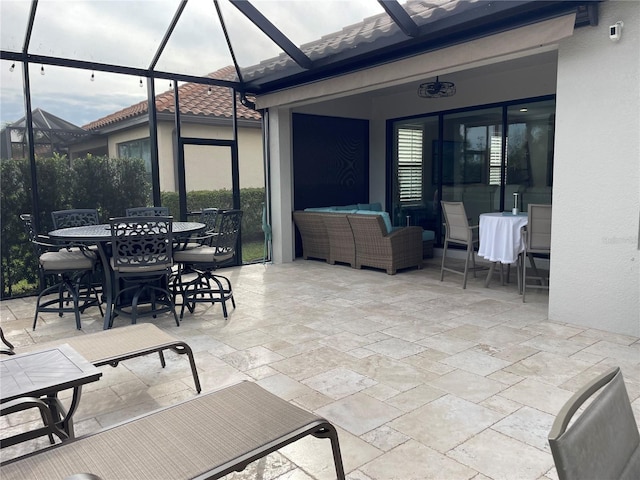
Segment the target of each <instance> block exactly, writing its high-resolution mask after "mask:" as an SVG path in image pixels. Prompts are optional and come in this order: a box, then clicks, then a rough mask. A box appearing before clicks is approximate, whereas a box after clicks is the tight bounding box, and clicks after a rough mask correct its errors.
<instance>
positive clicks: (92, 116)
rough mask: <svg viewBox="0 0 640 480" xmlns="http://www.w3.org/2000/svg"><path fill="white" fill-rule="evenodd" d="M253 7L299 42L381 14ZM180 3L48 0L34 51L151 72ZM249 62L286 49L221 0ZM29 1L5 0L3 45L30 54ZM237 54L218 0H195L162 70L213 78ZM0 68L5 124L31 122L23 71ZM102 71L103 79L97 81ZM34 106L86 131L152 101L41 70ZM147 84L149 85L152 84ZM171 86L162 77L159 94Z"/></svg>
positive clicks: (365, 4) (130, 87) (292, 0)
mask: <svg viewBox="0 0 640 480" xmlns="http://www.w3.org/2000/svg"><path fill="white" fill-rule="evenodd" d="M252 3H253V4H254V5H255V6H256V7H257V8H258V9H259V10H260V11H261V12H262V13H263V14H264V15H265V16H266V17H267V18H268V19H269V20H270V21H271V22H272V23H273V24H274V25H275V26H276V27H278V28H279V29H280V30H281V31H282V32H283V33H285V34H286V35H287V36H288V37H289V38H290V39H291V40H292V41H293V43H294V44H296V45H302V44H304V43H307V42H310V41H313V40H316V39H318V38H320V37H321V36H322V35H324V34H327V33H332V32H336V31H339V30H340V29H341V28H342V27H344V26H347V25H350V24H353V23H357V22H359V21H361V20H362V19H364V18H366V17H369V16H372V15H375V14H378V13H381V12H382V11H383V10H382V7H381V6H380V5H379V3H378V2H377V1H376V0H318V1H314V0H253V1H252ZM178 4H179V0H40V2H39V3H38V10H37V12H36V17H35V21H34V29H33V34H32V37H31V42H30V46H29V53H32V54H39V55H47V56H56V57H62V58H71V59H78V60H84V61H88V62H92V61H93V62H97V63H107V64H113V65H124V66H128V67H136V68H148V67H149V66H150V64H151V61H152V59H153V57H154V55H155V53H156V50H157V48H158V45H159V44H160V42H161V40H162V38H163V36H164V34H165V31H166V30H167V27H168V26H169V24H170V22H171V19H172V18H173V16H174V14H175V12H176V9H177V6H178ZM220 8H221V10H222V14H223V17H224V19H225V22H226V23H227V26H228V30H229V36H230V38H231V42H232V45H233V47H234V52H235V54H236V57H237V60H238V62H239V64H240V66H241V67H242V66H250V65H254V64H257V63H259V62H260V61H261V60H265V59H268V58H272V57H275V56H277V55H278V54H279V53H280V49H279V47H277V45H275V44H274V43H273V42H272V41H271V40H270V39H269V38H267V37H266V36H265V35H264V34H263V33H262V32H260V31H259V30H258V29H257V28H256V27H255V26H254V25H253V24H251V23H250V22H249V20H248V19H247V18H246V17H244V15H242V13H241V12H239V11H238V10H237V9H236V8H235V7H233V5H231V4H230V3H229V2H228V1H227V0H221V1H220ZM29 10H30V1H28V0H0V47H1V49H2V50H6V51H12V52H19V51H21V50H22V47H23V43H24V35H25V31H26V21H27V18H28V14H29ZM232 63H233V62H232V58H231V55H230V53H229V50H228V48H227V45H226V42H225V39H224V36H223V32H222V29H221V27H220V23H219V20H218V19H217V15H216V11H215V6H214V4H213V1H212V0H190V1H189V2H188V4H187V7H186V8H185V10H184V12H183V14H182V15H181V17H180V20H179V22H178V24H177V26H176V29H175V30H174V32H173V33H172V35H171V38H170V40H169V42H168V43H167V46H166V48H165V50H164V52H163V54H162V55H161V57H160V59H159V61H158V64H157V67H156V68H157V70H160V71H168V72H178V73H183V74H188V75H197V76H200V75H206V74H207V73H210V72H213V71H216V70H218V69H220V68H223V67H225V66H228V65H232ZM11 64H12V62H9V61H6V60H3V61H1V62H0V91H1V95H0V123H1V124H2V125H5V124H6V123H10V122H14V121H16V120H18V119H20V118H22V117H23V116H24V99H23V94H22V92H23V78H22V77H23V75H22V65H21V64H17V65H15V67H14V69H13V71H12V72H11V71H10V67H11ZM92 73H93V74H94V75H93V80H91V76H92ZM29 80H30V84H31V91H32V102H31V103H32V108H33V109H35V108H41V109H43V110H46V111H48V112H49V113H52V114H53V115H56V116H58V117H61V118H63V119H65V120H67V121H69V122H71V123H74V124H76V125H78V126H82V125H86V124H87V123H90V122H92V121H95V120H97V119H99V118H102V117H104V116H106V115H109V114H111V113H113V112H116V111H118V110H120V109H122V108H125V107H128V106H130V105H133V104H135V103H138V102H140V101H143V100H146V88H140V78H138V77H132V76H127V75H117V74H109V73H104V72H91V71H87V70H78V69H70V68H62V67H55V66H47V65H45V66H44V75H41V65H31V68H30V73H29ZM143 84H144V86H146V79H144V80H143ZM169 88H170V85H169V82H168V81H166V80H157V81H156V92H157V93H161V92H163V91H166V90H168V89H169Z"/></svg>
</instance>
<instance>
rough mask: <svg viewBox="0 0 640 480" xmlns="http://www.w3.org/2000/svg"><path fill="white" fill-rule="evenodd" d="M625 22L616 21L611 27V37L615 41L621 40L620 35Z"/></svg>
mask: <svg viewBox="0 0 640 480" xmlns="http://www.w3.org/2000/svg"><path fill="white" fill-rule="evenodd" d="M623 25H624V24H623V23H622V22H616V23H614V24H613V25H611V26H610V27H609V38H610V39H611V40H612V41H613V42H617V41H618V40H620V36H621V35H622V26H623Z"/></svg>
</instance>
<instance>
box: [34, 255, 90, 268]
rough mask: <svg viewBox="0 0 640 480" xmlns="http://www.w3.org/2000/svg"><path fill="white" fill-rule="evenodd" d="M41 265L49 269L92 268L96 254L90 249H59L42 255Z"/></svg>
mask: <svg viewBox="0 0 640 480" xmlns="http://www.w3.org/2000/svg"><path fill="white" fill-rule="evenodd" d="M39 261H40V265H42V268H44V269H45V270H48V271H60V272H64V271H70V270H91V269H92V268H93V266H94V264H95V263H96V254H95V253H94V252H90V251H84V252H81V251H79V250H74V251H69V250H59V251H57V252H46V253H43V254H42V255H40V258H39Z"/></svg>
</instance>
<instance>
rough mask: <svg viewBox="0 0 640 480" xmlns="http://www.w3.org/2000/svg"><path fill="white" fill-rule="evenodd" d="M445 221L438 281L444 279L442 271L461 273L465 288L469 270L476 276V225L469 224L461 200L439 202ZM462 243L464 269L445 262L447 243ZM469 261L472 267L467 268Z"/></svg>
mask: <svg viewBox="0 0 640 480" xmlns="http://www.w3.org/2000/svg"><path fill="white" fill-rule="evenodd" d="M441 204H442V212H443V214H444V221H445V236H444V248H443V250H442V264H441V265H440V281H441V282H442V281H443V280H444V272H450V273H455V274H457V275H462V288H463V289H465V288H467V276H468V275H469V270H472V271H473V276H474V278H475V276H476V270H477V267H476V248H477V245H478V243H479V240H478V225H469V218H468V217H467V212H466V210H465V208H464V203H462V202H445V201H444V200H443V201H442V202H441ZM450 244H455V245H462V246H464V247H465V249H466V257H465V262H464V270H457V269H455V268H452V267H448V266H447V265H446V263H445V260H446V258H447V250H449V245H450ZM469 261H471V263H472V267H471V268H469Z"/></svg>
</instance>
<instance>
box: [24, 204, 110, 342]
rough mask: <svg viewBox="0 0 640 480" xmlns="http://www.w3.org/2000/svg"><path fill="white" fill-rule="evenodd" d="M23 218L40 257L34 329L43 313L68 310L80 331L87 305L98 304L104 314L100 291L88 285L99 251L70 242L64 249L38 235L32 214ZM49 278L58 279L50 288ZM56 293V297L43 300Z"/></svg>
mask: <svg viewBox="0 0 640 480" xmlns="http://www.w3.org/2000/svg"><path fill="white" fill-rule="evenodd" d="M20 219H21V220H22V222H23V225H24V227H25V231H26V233H27V236H28V238H29V241H30V242H31V245H32V246H33V250H34V253H35V255H36V258H37V259H38V276H39V279H40V293H39V295H38V298H37V300H36V313H35V316H34V318H33V329H34V330H35V329H36V325H37V322H38V314H39V313H41V312H53V313H57V314H58V315H59V316H60V317H62V316H63V314H64V313H73V314H74V316H75V320H76V328H77V329H78V330H80V329H81V328H82V324H81V322H80V313H82V312H84V311H85V310H86V309H87V308H89V307H92V306H97V307H98V308H99V309H100V314H101V315H103V312H102V306H101V300H100V298H99V295H98V292H97V290H96V289H95V287H93V286H91V285H90V284H89V285H84V282H85V280H86V277H87V276H89V275H90V274H92V273H93V272H95V268H96V264H97V260H98V257H97V255H96V253H95V252H92V251H91V250H89V249H88V248H87V247H85V246H84V245H73V244H68V245H66V246H64V247H62V248H61V245H60V244H59V243H56V242H53V241H51V239H49V238H48V237H46V236H43V235H38V234H37V232H36V231H35V228H34V225H33V217H32V216H31V214H28V213H23V214H21V215H20ZM48 277H55V278H56V282H55V283H54V284H53V285H51V286H49V287H47V286H46V279H47V278H48ZM53 293H55V294H56V298H54V299H51V300H43V298H44V297H46V296H48V295H51V294H53Z"/></svg>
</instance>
